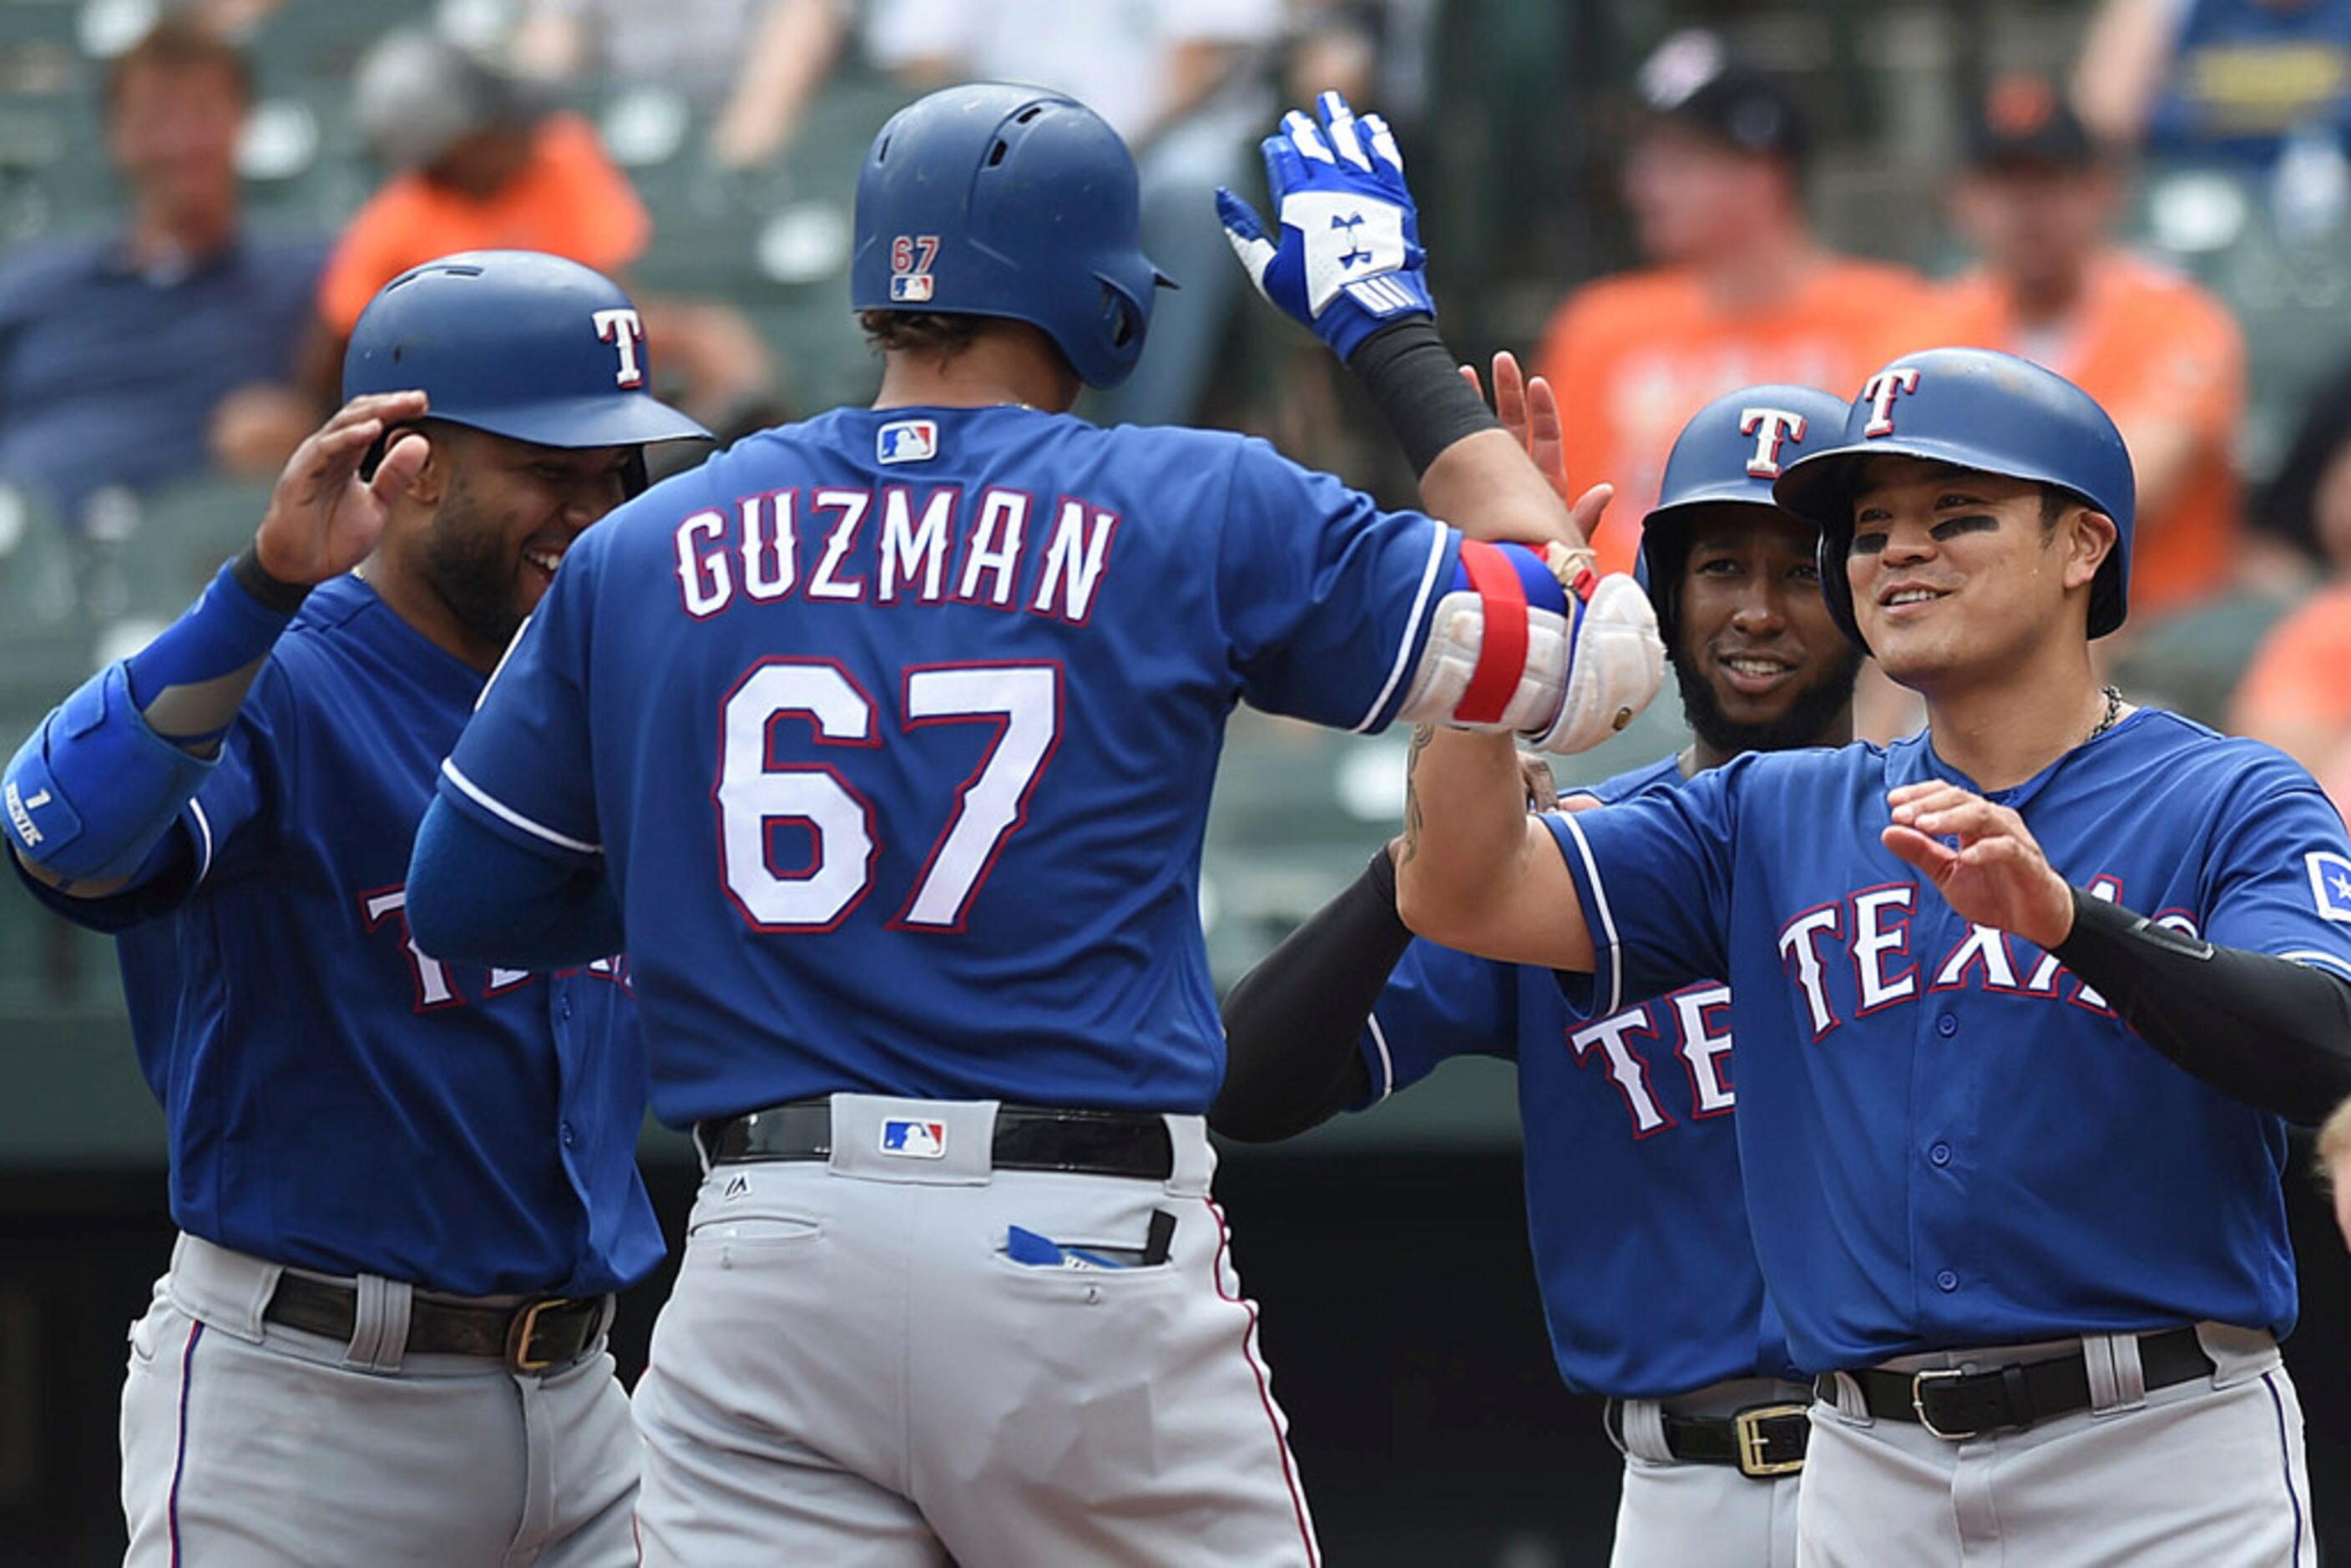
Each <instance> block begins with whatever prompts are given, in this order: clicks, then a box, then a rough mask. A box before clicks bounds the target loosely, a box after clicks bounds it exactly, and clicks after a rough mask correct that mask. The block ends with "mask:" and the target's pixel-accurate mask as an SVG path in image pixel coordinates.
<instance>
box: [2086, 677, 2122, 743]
mask: <svg viewBox="0 0 2351 1568" xmlns="http://www.w3.org/2000/svg"><path fill="white" fill-rule="evenodd" d="M2122 716H2123V691H2122V688H2121V687H2120V686H2108V687H2107V688H2106V716H2105V717H2104V718H2102V719H2100V720H2098V727H2097V728H2095V729H2094V730H2092V731H2090V737H2089V740H2085V741H2084V742H2083V743H2082V744H2083V745H2085V746H2087V745H2088V744H2089V743H2090V741H2091V740H2095V739H2097V738H2098V737H2100V736H2102V735H2104V734H2105V733H2106V731H2108V730H2110V729H2112V728H2114V727H2115V721H2116V720H2117V719H2119V718H2121V717H2122Z"/></svg>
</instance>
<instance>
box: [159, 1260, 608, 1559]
mask: <svg viewBox="0 0 2351 1568" xmlns="http://www.w3.org/2000/svg"><path fill="white" fill-rule="evenodd" d="M284 1271H285V1270H282V1269H281V1268H280V1267H279V1266H278V1265H277V1264H275V1263H266V1262H264V1261H262V1260H260V1259H257V1258H252V1257H247V1256H246V1255H245V1254H243V1253H239V1252H233V1251H230V1250H228V1249H225V1248H221V1247H216V1246H214V1245H213V1244H212V1243H210V1242H208V1241H204V1240H201V1239H197V1238H195V1237H191V1236H183V1237H182V1238H181V1239H180V1241H179V1244H178V1246H177V1247H176V1248H175V1249H173V1251H172V1270H171V1272H169V1273H167V1274H165V1275H164V1276H163V1277H162V1279H161V1280H159V1281H156V1285H155V1297H154V1301H153V1303H152V1305H151V1306H150V1307H149V1308H148V1311H147V1315H146V1316H144V1317H142V1318H141V1319H140V1320H139V1322H137V1323H136V1324H134V1325H132V1327H131V1367H130V1372H129V1375H128V1376H127V1377H126V1379H125V1381H124V1385H123V1391H122V1512H123V1517H124V1520H125V1521H126V1522H127V1523H128V1524H129V1526H130V1531H131V1550H130V1552H129V1554H128V1555H127V1556H126V1557H125V1558H124V1562H125V1563H126V1564H127V1565H129V1568H215V1565H217V1568H399V1565H406V1564H413V1565H415V1568H454V1565H456V1564H465V1565H467V1568H474V1565H476V1564H478V1565H481V1568H623V1565H629V1564H634V1563H636V1561H637V1552H636V1546H635V1542H634V1541H633V1539H632V1530H631V1521H630V1508H631V1505H632V1502H633V1500H634V1499H635V1495H636V1483H637V1440H636V1434H635V1432H634V1430H633V1429H632V1427H631V1424H630V1420H629V1405H628V1398H627V1396H625V1395H624V1394H623V1393H622V1389H621V1385H620V1383H619V1381H618V1379H616V1378H615V1377H614V1376H613V1374H612V1358H611V1356H610V1355H609V1354H605V1353H604V1351H603V1350H602V1348H601V1344H600V1345H599V1346H598V1347H597V1348H596V1349H594V1350H592V1351H591V1352H590V1354H587V1355H584V1356H582V1357H581V1358H580V1360H578V1361H576V1362H574V1363H572V1364H570V1365H569V1366H568V1367H561V1368H557V1369H554V1370H552V1371H549V1372H548V1373H546V1374H544V1375H515V1374H511V1373H509V1372H508V1371H507V1369H506V1367H505V1365H504V1364H503V1363H501V1362H498V1361H495V1360H492V1359H490V1358H488V1357H486V1356H464V1355H438V1354H434V1355H407V1354H404V1351H403V1348H402V1342H403V1341H404V1339H405V1337H406V1326H405V1325H406V1322H407V1313H408V1304H409V1300H410V1297H411V1295H412V1293H413V1292H412V1291H411V1290H410V1287H408V1286H407V1285H404V1284H401V1283H398V1282H396V1281H388V1280H381V1279H373V1278H370V1279H366V1280H362V1281H359V1311H358V1313H357V1318H358V1322H357V1324H356V1326H355V1328H354V1331H353V1333H352V1335H351V1339H350V1343H340V1342H338V1341H335V1340H330V1339H327V1338H324V1337H322V1336H320V1335H318V1334H314V1333H304V1332H302V1331H300V1330H298V1329H290V1328H287V1327H286V1326H284V1325H283V1324H280V1323H274V1322H264V1321H263V1319H262V1310H263V1308H264V1307H265V1306H266V1304H267V1303H268V1301H269V1294H270V1291H272V1290H273V1289H275V1288H276V1285H277V1278H278V1276H279V1274H281V1273H283V1272H284ZM343 1282H344V1283H350V1282H351V1281H343Z"/></svg>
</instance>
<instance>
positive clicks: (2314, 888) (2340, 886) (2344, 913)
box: [2303, 850, 2351, 925]
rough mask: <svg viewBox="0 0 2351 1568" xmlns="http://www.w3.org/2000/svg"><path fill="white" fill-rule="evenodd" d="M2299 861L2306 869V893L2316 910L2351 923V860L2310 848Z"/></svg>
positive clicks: (2332, 918) (2329, 917)
mask: <svg viewBox="0 0 2351 1568" xmlns="http://www.w3.org/2000/svg"><path fill="white" fill-rule="evenodd" d="M2303 862H2304V864H2306V865H2307V866H2308V867H2309V868H2310V895H2311V896H2312V897H2313V898H2314V899H2316V900H2317V901H2318V913H2319V914H2321V915H2325V917H2326V918H2327V919H2329V920H2340V921H2343V922H2344V923H2346V925H2351V859H2346V858H2345V857H2343V856H2342V855H2338V854H2330V853H2329V852H2326V851H2325V850H2313V851H2311V852H2309V853H2308V854H2307V855H2304V857H2303Z"/></svg>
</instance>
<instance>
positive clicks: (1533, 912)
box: [1396, 726, 1593, 969]
mask: <svg viewBox="0 0 2351 1568" xmlns="http://www.w3.org/2000/svg"><path fill="white" fill-rule="evenodd" d="M1396 912H1397V913H1398V914H1399V915H1402V916H1403V918H1404V923H1405V925H1407V926H1409V927H1411V929H1412V930H1413V931H1414V932H1415V933H1416V935H1418V936H1426V937H1428V938H1429V939H1430V940H1432V941H1436V942H1442V943H1444V944H1445V945H1446V946H1448V947H1458V948H1460V949H1461V950H1463V951H1465V952H1469V953H1476V954H1479V955H1481V956H1486V957H1489V958H1499V959H1502V960H1505V961H1506V962H1510V963H1523V964H1541V965H1543V966H1545V967H1551V968H1561V969H1589V968H1590V967H1592V958H1593V951H1592V938H1591V935H1590V933H1588V932H1587V931H1586V930H1585V929H1584V925H1583V909H1582V907H1581V906H1580V905H1579V904H1577V902H1576V897H1575V885H1574V883H1573V882H1571V881H1570V880H1569V879H1568V875H1567V868H1566V866H1565V864H1564V863H1563V862H1562V861H1561V860H1560V858H1559V853H1558V851H1557V850H1556V849H1554V848H1553V847H1552V843H1551V831H1550V830H1549V829H1548V828H1546V827H1544V826H1543V825H1542V821H1541V819H1540V818H1537V817H1531V816H1529V815H1528V814H1527V810H1526V785H1525V781H1524V779H1523V778H1522V776H1521V775H1520V771H1519V764H1518V754H1517V749H1516V747H1514V746H1513V745H1512V743H1511V738H1510V737H1509V736H1507V735H1493V734H1475V733H1472V732H1469V731H1466V730H1457V729H1447V728H1444V727H1430V726H1424V727H1422V728H1420V729H1418V730H1416V731H1414V733H1413V752H1412V761H1411V764H1410V771H1409V773H1408V775H1407V779H1406V782H1405V842H1404V848H1403V849H1402V850H1401V851H1400V852H1398V854H1397V857H1396Z"/></svg>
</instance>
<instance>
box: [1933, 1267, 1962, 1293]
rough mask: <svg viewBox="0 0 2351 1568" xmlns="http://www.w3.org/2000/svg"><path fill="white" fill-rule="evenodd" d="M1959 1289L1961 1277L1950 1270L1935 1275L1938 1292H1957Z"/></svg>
mask: <svg viewBox="0 0 2351 1568" xmlns="http://www.w3.org/2000/svg"><path fill="white" fill-rule="evenodd" d="M1935 1289H1937V1290H1938V1291H1956V1290H1958V1289H1959V1276H1958V1275H1957V1274H1955V1273H1953V1272H1952V1271H1951V1270H1949V1269H1944V1270H1939V1271H1938V1273H1937V1274H1936V1275H1935Z"/></svg>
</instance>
